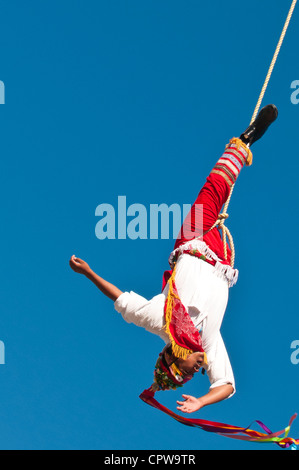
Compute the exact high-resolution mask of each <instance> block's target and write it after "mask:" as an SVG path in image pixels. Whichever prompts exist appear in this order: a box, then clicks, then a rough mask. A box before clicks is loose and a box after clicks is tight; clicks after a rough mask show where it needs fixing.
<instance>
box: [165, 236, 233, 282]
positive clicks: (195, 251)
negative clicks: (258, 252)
mask: <svg viewBox="0 0 299 470" xmlns="http://www.w3.org/2000/svg"><path fill="white" fill-rule="evenodd" d="M183 254H188V255H191V256H195V257H196V258H199V259H200V260H202V261H204V262H206V263H209V264H210V265H212V266H214V267H215V273H216V274H219V275H220V276H223V277H224V278H225V279H226V280H227V281H228V284H229V287H232V286H233V285H235V284H236V282H237V280H238V274H239V271H238V270H237V269H234V268H232V267H231V266H230V264H229V263H228V261H226V260H222V259H220V258H219V257H218V256H217V255H216V253H214V252H213V251H212V250H211V248H210V247H209V246H208V245H207V244H206V243H205V242H204V241H203V240H198V239H194V240H190V241H188V242H186V243H184V244H182V245H180V246H179V247H178V248H176V249H175V250H174V251H173V252H172V253H171V254H170V256H169V260H168V261H169V264H170V267H171V268H173V267H174V265H175V263H176V262H177V260H178V258H179V257H180V256H181V255H183Z"/></svg>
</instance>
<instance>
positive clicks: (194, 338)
mask: <svg viewBox="0 0 299 470" xmlns="http://www.w3.org/2000/svg"><path fill="white" fill-rule="evenodd" d="M277 115H278V112H277V108H276V107H275V106H274V105H269V106H266V107H265V108H263V109H262V110H261V112H260V113H259V115H258V117H257V119H256V120H255V121H254V122H253V123H252V124H251V125H250V126H249V127H248V129H247V130H246V131H245V132H244V133H243V134H242V135H241V136H240V138H233V139H232V140H231V141H230V143H229V144H228V146H227V147H226V149H225V152H224V154H223V155H222V157H221V158H220V160H218V162H217V163H216V165H215V166H214V168H213V169H212V171H211V173H210V175H209V176H208V178H207V180H206V183H205V185H204V186H203V188H202V189H201V191H200V193H199V195H198V197H197V199H196V201H195V203H194V205H193V206H192V208H191V211H190V213H189V215H188V217H187V219H188V224H189V225H188V227H189V230H188V237H187V236H186V235H185V234H184V224H183V227H182V229H181V231H180V234H179V238H178V239H177V240H176V243H175V246H174V250H173V252H172V253H171V255H170V258H169V262H170V266H171V271H170V272H168V277H167V282H165V285H164V288H163V291H162V293H161V294H159V295H156V296H155V297H153V298H152V299H151V300H146V299H145V298H144V297H142V296H140V295H138V294H136V293H134V292H132V291H131V292H122V291H121V290H119V289H118V288H117V287H115V286H114V285H113V284H111V283H109V282H107V281H106V280H104V279H103V278H101V277H100V276H98V275H97V274H96V273H95V272H94V271H93V270H92V269H91V268H90V267H89V265H88V264H87V263H86V262H85V261H83V260H82V259H80V258H77V257H75V256H72V257H71V259H70V266H71V268H72V269H73V270H74V271H75V272H78V273H81V274H84V275H85V276H86V277H87V278H88V279H90V280H91V281H92V282H93V283H94V284H95V285H96V286H97V287H98V288H99V289H100V291H102V292H103V293H104V294H105V295H106V296H108V297H109V298H110V299H112V300H113V302H114V306H115V309H116V310H117V311H118V312H119V313H121V315H122V316H123V318H124V319H125V320H126V321H127V322H128V323H134V324H135V325H137V326H141V327H143V328H145V329H146V330H148V331H149V332H151V333H154V334H156V335H158V336H160V337H161V338H162V339H163V340H164V341H165V343H166V346H165V347H164V349H163V351H162V352H161V353H160V355H159V358H158V360H157V363H156V368H155V372H154V383H153V384H152V386H151V387H150V388H149V389H148V390H147V393H150V394H152V395H154V393H155V392H156V391H158V390H169V389H176V388H177V387H181V386H182V385H183V384H184V383H186V382H187V381H188V380H190V379H191V378H192V377H193V376H194V375H195V374H196V373H197V372H198V371H199V370H200V369H202V371H203V372H204V371H206V373H207V375H208V378H209V381H210V388H209V391H208V392H207V393H206V394H205V395H203V396H201V397H200V398H195V397H192V396H189V395H183V400H182V401H178V402H177V404H178V407H177V408H178V409H179V410H181V411H182V412H185V413H192V412H194V411H197V410H199V409H201V408H202V407H204V406H207V405H211V404H214V403H216V402H219V401H221V400H224V399H226V398H229V397H231V396H232V395H233V394H234V393H235V380H234V375H233V371H232V367H231V364H230V360H229V357H228V354H227V351H226V348H225V345H224V342H223V339H222V336H221V333H220V327H221V323H222V320H223V316H224V313H225V310H226V306H227V301H228V291H229V287H231V286H232V285H234V284H235V283H236V281H237V276H238V271H237V270H235V269H234V268H233V267H231V265H230V261H231V250H230V248H229V246H227V256H226V257H225V254H224V247H223V242H222V238H221V234H220V231H219V228H218V227H217V226H216V227H215V228H212V227H213V225H214V224H215V222H216V221H217V219H218V215H219V213H220V211H221V208H222V206H223V204H224V203H225V202H226V200H227V198H228V195H229V193H230V190H231V187H232V185H234V184H235V182H236V180H237V177H238V175H239V173H240V171H241V169H242V168H243V166H245V165H247V166H248V165H251V163H252V152H251V150H250V147H251V145H252V144H253V143H254V142H256V141H257V140H258V139H260V138H261V137H262V135H263V134H264V133H265V131H266V130H267V128H268V127H269V126H270V124H271V123H272V122H274V121H275V119H276V118H277ZM200 212H201V214H202V217H198V215H199V213H200ZM198 221H200V222H201V223H200V226H197V224H198V223H199V222H198ZM190 228H191V230H190ZM211 228H212V229H211ZM190 231H191V232H192V235H193V236H192V237H190ZM164 280H165V281H166V275H165V276H164Z"/></svg>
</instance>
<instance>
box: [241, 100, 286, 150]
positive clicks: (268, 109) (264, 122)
mask: <svg viewBox="0 0 299 470" xmlns="http://www.w3.org/2000/svg"><path fill="white" fill-rule="evenodd" d="M277 116H278V110H277V108H276V106H275V105H274V104H269V105H268V106H265V107H264V108H263V109H262V110H261V111H260V113H259V115H258V117H257V118H256V120H255V121H254V122H253V123H252V124H251V125H250V126H249V127H248V129H246V131H245V132H243V134H242V135H241V136H240V139H241V140H242V141H243V142H244V143H245V144H246V145H247V146H248V147H250V146H251V145H252V144H253V143H254V142H256V141H257V140H259V139H260V138H261V137H262V136H263V135H264V134H265V132H266V130H267V129H268V127H269V126H270V124H272V122H274V121H275V120H276V118H277Z"/></svg>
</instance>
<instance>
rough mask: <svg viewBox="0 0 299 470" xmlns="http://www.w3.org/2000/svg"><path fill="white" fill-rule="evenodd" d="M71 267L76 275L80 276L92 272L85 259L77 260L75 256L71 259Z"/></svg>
mask: <svg viewBox="0 0 299 470" xmlns="http://www.w3.org/2000/svg"><path fill="white" fill-rule="evenodd" d="M70 267H71V268H72V270H73V271H75V273H79V274H88V272H89V271H90V267H89V265H88V264H87V263H86V262H85V261H83V259H80V258H77V257H76V256H75V255H73V256H72V257H71V259H70Z"/></svg>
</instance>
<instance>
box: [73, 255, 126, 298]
mask: <svg viewBox="0 0 299 470" xmlns="http://www.w3.org/2000/svg"><path fill="white" fill-rule="evenodd" d="M70 267H71V268H72V270H73V271H75V272H76V273H79V274H84V276H86V277H87V279H89V280H90V281H91V282H93V283H94V285H95V286H97V288H98V289H99V290H100V291H101V292H103V294H105V295H106V296H107V297H109V299H111V300H113V302H115V301H116V300H117V299H118V297H119V296H120V295H121V294H122V291H121V290H119V289H118V288H117V287H116V286H114V285H113V284H111V283H110V282H108V281H105V279H103V278H102V277H100V276H98V275H97V274H96V273H95V272H94V271H93V270H92V269H91V268H90V267H89V265H88V264H87V263H86V262H85V261H83V259H80V258H77V257H76V256H75V255H73V256H72V257H71V259H70Z"/></svg>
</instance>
